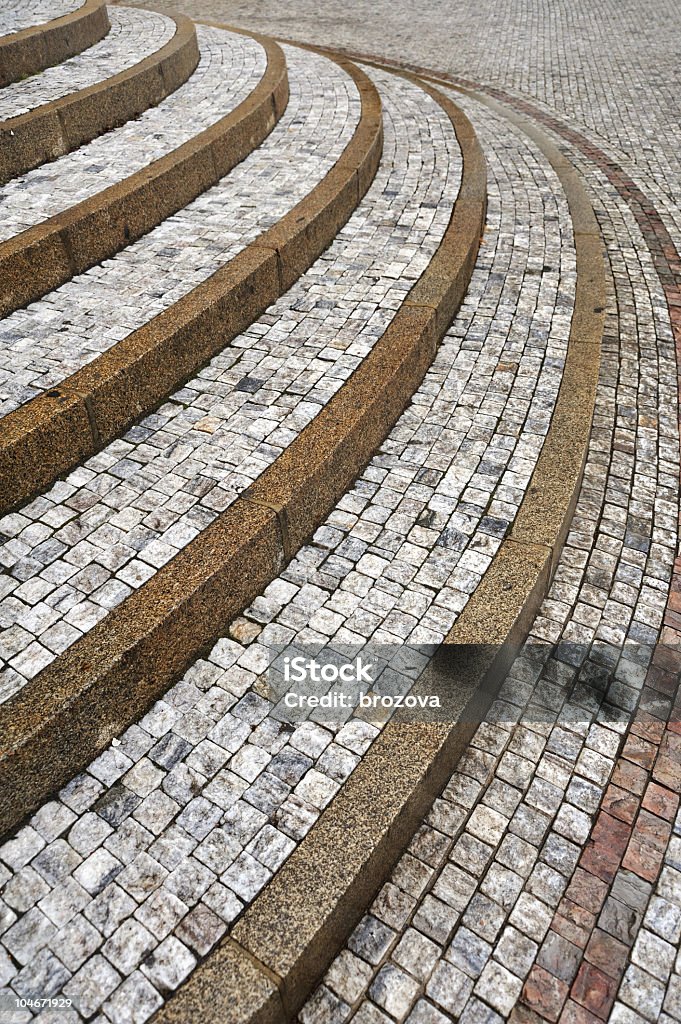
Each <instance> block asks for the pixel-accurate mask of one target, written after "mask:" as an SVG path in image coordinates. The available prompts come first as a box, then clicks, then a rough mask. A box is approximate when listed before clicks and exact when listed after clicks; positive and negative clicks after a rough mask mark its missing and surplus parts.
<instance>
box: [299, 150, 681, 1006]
mask: <svg viewBox="0 0 681 1024" xmlns="http://www.w3.org/2000/svg"><path fill="white" fill-rule="evenodd" d="M573 156H575V155H574V154H573ZM575 161H576V162H579V157H577V156H575ZM581 164H582V166H581V170H582V173H583V174H584V175H585V178H586V179H587V182H589V183H590V184H591V186H592V200H593V201H594V204H595V206H596V209H597V214H598V216H599V221H600V225H601V229H602V231H603V233H604V237H605V240H606V243H607V248H608V255H609V259H610V265H611V269H612V274H613V282H614V289H613V286H612V285H611V289H610V291H611V295H610V301H609V304H608V310H609V312H608V320H607V324H606V335H605V344H604V349H603V360H602V366H601V374H600V382H599V395H598V399H597V405H596V408H597V414H596V417H595V419H594V428H593V431H592V438H591V442H590V448H589V456H588V462H587V468H586V472H585V479H584V484H583V487H582V491H581V494H580V500H579V504H578V507H577V511H576V514H575V517H574V520H573V523H572V529H571V532H570V535H569V537H568V541H567V544H566V546H565V549H564V551H563V554H562V557H561V560H560V564H559V568H558V571H557V574H556V577H555V580H554V583H553V585H552V588H551V591H550V593H549V595H548V597H547V599H546V601H545V602H544V604H543V607H542V611H541V613H540V615H539V617H538V618H537V620H536V621H535V624H534V626H533V628H532V631H531V635H530V637H529V640H528V643H527V645H526V648H525V651H524V654H523V656H521V658H520V659H518V661H517V662H516V664H515V665H514V667H513V669H512V671H511V672H510V673H509V678H508V680H507V681H506V683H505V684H504V686H503V688H502V690H501V692H500V695H499V700H498V702H497V704H496V705H495V706H494V707H493V708H492V712H491V713H490V715H489V716H488V721H487V722H486V723H485V724H483V725H482V726H481V727H480V728H479V730H478V732H477V734H476V737H475V739H474V740H473V742H472V744H471V747H470V749H469V751H468V752H467V754H466V755H464V757H463V758H462V760H461V761H460V762H459V764H458V766H457V771H456V772H455V773H454V775H453V777H452V779H451V781H450V783H449V784H448V786H447V788H446V789H445V791H444V793H443V795H442V798H441V799H440V800H437V801H436V802H435V804H434V806H433V810H432V812H431V814H430V815H429V817H428V818H427V820H426V822H425V823H424V825H423V826H422V828H421V829H420V830H419V832H418V833H417V835H416V836H415V838H414V840H413V842H412V844H411V846H410V848H409V850H408V852H407V853H406V854H405V856H404V857H403V858H402V860H401V861H400V863H399V864H398V866H397V868H396V870H395V872H394V874H393V877H392V879H391V881H390V882H389V883H388V884H387V885H386V887H385V888H384V889H383V891H382V892H381V894H380V895H379V897H378V899H377V901H376V903H375V904H374V906H373V907H372V908H371V910H370V912H369V914H368V915H367V917H365V919H364V920H363V921H362V922H361V923H360V925H359V926H358V928H357V929H356V931H355V933H354V934H353V936H352V937H351V938H350V940H349V942H348V946H347V948H346V949H345V950H344V951H343V952H342V953H341V954H340V956H339V957H338V959H337V960H336V961H335V963H334V965H333V966H332V967H331V969H330V971H329V972H328V974H327V976H326V978H325V981H324V984H323V985H322V986H320V988H319V989H318V990H317V992H316V993H315V994H314V996H313V997H312V998H311V1000H310V1001H309V1003H308V1005H307V1007H306V1008H305V1009H304V1010H303V1012H302V1013H301V1014H300V1021H301V1022H302V1024H313V1022H315V1024H316V1022H321V1021H330V1020H333V1021H338V1022H344V1021H346V1020H353V1021H361V1022H362V1024H368V1022H371V1024H385V1022H387V1021H394V1020H398V1021H403V1020H407V1021H409V1022H412V1024H417V1022H429V1024H430V1022H432V1024H439V1022H442V1024H444V1022H445V1021H447V1020H449V1019H451V1018H452V1017H455V1018H456V1019H460V1020H461V1021H462V1022H465V1024H471V1022H473V1021H476V1022H477V1021H485V1022H490V1024H492V1022H495V1021H500V1020H503V1019H508V1018H512V1019H517V1020H518V1021H522V1020H525V1019H526V1020H529V1021H533V1020H538V1019H546V1020H551V1021H556V1020H558V1019H559V1018H560V1020H561V1022H564V1024H567V1022H569V1021H572V1022H578V1021H585V1022H592V1021H595V1020H598V1019H606V1018H607V1017H608V1014H609V1011H610V1008H611V1007H612V1004H613V1000H614V994H615V992H616V990H617V984H618V981H619V978H620V977H621V976H622V974H623V972H624V969H625V966H626V962H627V952H628V949H627V942H628V946H629V947H631V945H632V944H633V942H634V939H635V933H636V930H637V928H638V922H639V921H640V918H641V917H642V916H643V912H645V906H646V903H647V901H648V897H649V892H650V884H649V881H647V880H646V879H649V878H650V875H651V872H652V876H653V879H654V878H655V877H656V876H657V871H658V870H659V861H660V860H661V853H660V846H661V847H662V851H664V845H665V844H664V838H663V837H664V835H665V833H666V836H667V839H669V834H670V831H671V826H670V825H669V824H668V822H669V820H670V819H673V817H674V814H675V810H676V806H677V804H678V798H677V797H676V795H675V792H674V791H676V793H678V792H679V789H680V788H681V773H679V771H678V764H677V765H676V771H674V770H673V768H672V770H670V771H668V772H667V775H666V776H665V777H664V781H665V787H667V788H664V787H661V786H660V785H659V784H658V783H652V781H651V785H650V786H649V787H648V788H647V789H646V772H645V770H644V767H643V766H646V767H648V768H652V765H653V761H652V760H650V758H651V753H650V751H651V747H652V744H651V743H650V742H649V741H650V739H651V737H652V735H653V734H654V733H655V731H656V728H657V727H658V726H659V723H655V722H653V724H652V725H651V724H650V719H649V716H645V715H644V718H643V724H642V725H639V726H635V727H633V729H632V732H631V733H630V734H627V726H628V723H629V721H630V718H631V716H632V715H633V712H634V710H635V708H636V705H637V702H638V699H639V695H640V692H641V690H642V688H643V686H644V681H645V680H646V678H647V671H648V670H649V668H650V666H651V662H652V660H653V657H654V654H655V651H656V644H657V640H658V636H659V632H660V628H661V625H662V618H663V614H664V608H665V604H666V598H667V592H668V588H669V581H670V577H671V572H672V567H673V565H674V558H675V553H676V547H677V543H678V523H677V517H678V470H679V455H678V423H677V419H676V415H675V407H676V379H675V352H674V342H673V336H672V332H671V329H670V325H669V322H668V320H667V322H666V324H665V322H664V314H663V313H662V310H663V309H664V304H663V293H662V291H661V287H660V282H659V280H658V279H657V278H656V275H655V273H654V269H653V266H652V260H651V258H650V254H649V253H648V252H647V250H646V247H645V243H644V241H643V239H642V238H641V236H640V234H639V232H638V228H637V226H636V223H635V221H634V219H633V217H632V216H631V214H630V212H629V210H628V209H627V207H626V205H625V204H624V203H623V202H622V200H621V198H620V197H619V195H618V194H617V192H616V191H615V190H614V189H613V188H612V186H609V185H608V184H607V182H606V179H605V178H604V176H603V175H602V174H600V173H599V172H598V171H596V170H595V169H594V168H593V167H589V166H588V164H587V163H586V161H581ZM641 279H643V280H645V282H646V290H642V289H641V288H640V286H638V287H637V285H638V282H639V281H640V280H641ZM615 300H616V301H615ZM617 305H619V308H620V309H621V310H622V313H621V316H620V317H618V316H617V314H616V312H615V310H616V309H617ZM620 339H621V341H620ZM516 723H517V724H516ZM670 786H671V789H670V788H668V787H670ZM644 791H645V797H643V793H644ZM635 793H638V794H640V797H639V799H641V798H643V800H644V802H643V807H644V808H646V807H648V808H649V810H644V811H643V812H642V814H643V818H644V823H643V825H642V826H641V831H639V834H638V836H636V835H635V839H634V841H632V842H631V843H630V844H629V846H627V843H628V842H629V838H630V836H629V834H627V833H626V826H625V825H624V824H623V822H624V821H625V820H626V821H628V822H629V823H631V822H632V821H633V820H634V817H635V816H636V798H635V796H634V794H635ZM632 800H633V802H634V806H633V808H632ZM603 809H605V810H606V813H605V814H603V813H601V812H602V811H603ZM646 815H649V819H650V820H646ZM637 827H638V826H637ZM646 830H647V836H648V837H650V835H652V836H654V837H655V841H654V842H652V843H651V842H650V841H648V843H647V844H646V842H645V839H646ZM642 842H643V847H644V848H643V850H642V851H641V844H642ZM592 844H593V846H592ZM674 848H675V847H674V844H673V842H672V844H671V846H670V849H672V850H673V849H674ZM625 851H627V852H626V855H625ZM653 854H654V855H653ZM620 861H621V862H622V867H621V869H619V870H618V867H619V864H620ZM667 882H668V883H669V884H667V886H666V888H665V889H664V892H665V895H666V897H667V902H666V903H665V904H663V905H660V904H656V905H653V904H651V905H650V907H649V910H648V914H649V918H648V919H649V920H651V921H652V920H654V921H656V922H657V923H656V924H655V925H651V930H652V931H653V932H655V933H656V936H657V939H660V938H661V936H660V929H664V928H665V927H667V926H666V925H665V924H664V923H660V921H661V918H662V917H664V916H665V915H666V917H665V920H667V919H668V918H669V917H670V916H671V919H672V922H673V921H675V920H676V917H678V913H679V911H678V892H679V890H678V886H677V887H676V890H674V884H675V878H671V879H670V878H669V876H667ZM609 883H612V891H611V895H610V896H608V885H609ZM663 887H664V885H663ZM670 891H672V892H674V898H673V899H671V901H670V899H669V897H670ZM642 904H643V907H642V906H641V905H642ZM599 911H600V913H599ZM669 927H671V931H672V932H673V929H674V925H673V924H672V925H671V926H669ZM669 927H668V928H667V934H670V932H669ZM630 930H633V933H632V934H630ZM657 939H652V940H651V939H643V940H642V941H641V942H640V943H637V945H636V946H634V953H633V954H632V957H633V965H632V966H630V967H629V968H628V969H627V972H626V974H625V975H624V980H623V981H622V986H621V989H620V994H621V996H622V998H623V1002H622V1009H621V1010H618V1009H616V1010H613V1012H612V1016H611V1017H610V1019H611V1020H622V1021H625V1020H626V1021H629V1022H630V1024H633V1021H634V1020H642V1019H647V1020H651V1021H653V1020H656V1019H657V1011H658V1010H659V1007H660V1006H661V1005H662V998H664V986H661V985H660V982H659V981H655V980H654V979H655V978H656V977H657V978H658V979H659V977H660V972H661V971H663V970H665V968H664V967H662V966H661V965H660V964H658V965H657V966H656V967H655V969H654V970H653V971H651V973H650V974H649V975H648V977H646V976H645V974H641V967H640V965H641V964H642V963H643V962H645V965H646V967H647V968H648V970H649V971H650V970H651V963H652V962H653V960H654V958H655V954H652V953H651V952H650V950H651V944H652V945H654V946H655V948H656V951H657V953H659V952H660V950H661V951H662V952H663V953H665V952H666V961H665V960H664V958H663V961H662V963H667V964H669V950H668V949H665V947H664V946H663V945H661V944H660V943H659V942H658V941H657ZM646 942H647V945H646ZM646 954H647V955H646ZM643 958H645V961H644V959H643ZM669 973H670V971H667V972H666V976H665V980H666V978H667V977H669ZM669 989H670V993H671V995H670V996H669V997H668V998H669V1001H670V1004H671V1003H672V1001H673V998H674V992H675V991H676V989H673V983H671V982H670V985H669ZM672 989H673V991H672ZM625 1004H626V1005H625ZM523 1007H524V1009H523ZM632 1008H635V1010H637V1011H638V1012H639V1013H642V1015H643V1016H642V1017H639V1018H637V1017H636V1015H635V1014H634V1016H633V1017H631V1016H630V1014H631V1012H632ZM656 1008H657V1009H656ZM523 1013H524V1014H525V1017H523ZM528 1014H529V1016H528ZM533 1015H534V1016H533Z"/></svg>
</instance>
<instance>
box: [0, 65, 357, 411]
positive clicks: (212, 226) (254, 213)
mask: <svg viewBox="0 0 681 1024" xmlns="http://www.w3.org/2000/svg"><path fill="white" fill-rule="evenodd" d="M287 59H288V64H289V68H288V71H289V76H290V99H289V104H288V107H287V110H286V111H285V113H284V115H283V117H282V119H281V121H280V123H279V124H278V125H277V126H276V127H275V129H274V130H273V132H272V133H271V134H270V135H269V136H268V138H267V139H265V141H264V142H263V143H262V145H261V146H259V147H257V148H256V149H255V151H254V152H253V153H251V154H250V155H249V156H248V157H247V158H246V159H245V160H244V161H242V163H241V164H239V165H238V166H237V167H236V168H235V169H234V170H233V171H232V172H231V174H228V175H227V176H225V177H224V178H223V179H222V180H221V181H220V182H219V183H218V184H217V185H216V186H214V187H213V188H211V189H209V190H208V191H207V192H205V193H203V194H202V195H200V196H199V197H198V198H197V199H195V200H194V201H193V202H191V203H189V204H188V205H187V206H186V207H184V208H183V209H182V210H180V211H179V212H178V213H176V214H175V215H174V216H172V217H169V218H167V219H166V220H165V221H163V222H162V223H161V224H160V225H158V227H156V228H155V229H154V230H152V231H150V232H149V233H148V234H146V235H144V236H143V237H142V238H140V239H139V240H138V241H137V242H135V243H134V244H133V245H130V246H128V247H127V248H125V249H124V250H123V251H122V252H120V253H118V254H117V255H116V256H114V257H113V258H112V259H110V260H107V261H106V262H105V263H104V264H103V265H101V266H98V267H94V268H92V269H91V270H89V271H88V272H87V273H85V274H82V275H79V276H78V277H76V278H74V279H73V280H71V281H68V282H67V283H66V284H65V285H63V286H62V287H61V288H59V289H57V291H55V292H52V293H50V294H49V295H47V296H45V298H44V299H41V300H40V301H38V302H35V303H33V304H32V305H30V306H29V307H28V308H27V309H24V310H18V311H17V312H16V313H14V314H12V315H11V316H9V317H7V318H5V319H4V320H3V321H2V322H0V412H1V413H3V414H6V413H7V412H9V411H11V410H12V409H14V408H16V406H17V405H19V404H21V403H23V402H25V401H28V400H30V399H31V398H33V397H34V396H35V395H36V394H37V393H38V392H39V391H41V390H45V389H49V388H50V387H53V386H54V385H56V384H58V383H60V382H61V381H62V380H63V379H64V378H65V377H67V376H68V375H69V374H71V373H73V372H74V371H76V370H77V369H79V368H80V367H82V366H83V365H84V364H86V363H87V362H89V361H90V360H92V359H95V358H96V357H97V355H99V354H100V353H101V352H103V351H106V349H108V348H110V347H111V346H112V345H115V344H116V342H117V341H120V340H121V339H122V338H125V337H126V336H127V335H128V334H130V333H131V332H132V331H133V330H135V329H136V328H138V327H141V326H142V325H143V324H145V323H147V322H148V321H149V320H151V319H153V317H155V316H156V315H158V314H159V313H161V312H162V311H163V310H166V309H168V308H169V307H170V306H172V305H173V303H174V302H177V300H178V299H180V298H182V296H184V295H186V294H187V293H188V292H190V291H191V290H192V288H195V287H196V286H197V285H199V284H200V283H201V282H202V281H205V280H206V279H207V278H208V277H210V276H211V274H213V273H215V271H216V270H218V269H219V268H220V267H221V266H222V265H224V264H225V263H227V262H229V260H231V259H233V257H234V256H236V255H237V253H238V252H240V251H241V250H242V249H243V248H244V247H245V246H246V245H247V244H248V243H249V242H251V241H253V240H254V239H255V238H256V237H257V236H258V235H259V234H260V232H262V231H264V230H266V229H267V228H268V227H270V226H271V225H272V224H274V223H276V221H277V220H278V219H279V218H280V217H283V216H284V215H285V214H286V213H288V211H289V210H291V209H292V208H293V207H294V206H295V205H296V203H298V202H299V201H300V200H301V199H303V198H304V196H305V195H306V194H307V193H308V192H309V191H310V190H311V189H312V188H313V187H314V186H315V185H316V184H317V183H318V182H319V181H320V180H321V179H322V178H323V176H324V174H325V173H326V172H327V171H328V170H329V168H330V167H331V166H332V164H333V163H334V161H335V160H336V159H337V158H338V157H339V156H340V154H341V152H342V151H343V148H344V147H345V145H346V144H347V143H348V142H349V140H350V138H351V137H352V133H353V131H354V130H355V127H356V125H357V122H358V120H359V115H360V99H359V94H358V92H357V89H356V87H355V86H354V84H353V82H352V79H351V78H350V77H349V76H348V75H346V74H345V72H343V71H341V70H340V68H339V67H338V66H337V65H336V64H334V63H332V62H331V61H328V60H326V59H325V58H323V57H319V56H316V55H314V54H308V53H306V52H305V51H302V50H297V49H292V48H289V49H288V51H287ZM261 72H262V68H259V69H258V73H261ZM247 87H248V86H247V83H246V82H242V85H241V88H242V90H243V89H245V88H247ZM239 98H242V94H241V93H239V95H238V96H237V97H235V100H238V99H239ZM322 124H323V125H324V130H323V131H322V130H321V128H320V126H321V125H322Z"/></svg>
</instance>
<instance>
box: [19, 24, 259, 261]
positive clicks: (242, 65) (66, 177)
mask: <svg viewBox="0 0 681 1024" xmlns="http://www.w3.org/2000/svg"><path fill="white" fill-rule="evenodd" d="M196 32H197V38H198V41H199V47H200V50H201V59H200V61H199V64H198V67H197V68H196V70H195V71H194V73H193V74H192V75H191V77H190V78H189V80H188V81H187V82H185V84H184V85H182V86H180V88H179V89H176V90H175V92H173V93H172V94H171V95H170V96H168V97H166V99H164V100H163V101H162V102H161V103H159V104H158V106H156V107H151V108H150V109H149V110H146V111H145V112H144V113H143V114H142V115H141V116H140V117H138V118H135V120H133V121H128V122H127V123H126V124H124V125H122V126H121V127H120V128H115V129H113V130H112V131H110V132H106V134H104V135H101V136H100V137H99V138H97V139H94V140H93V141H92V142H89V143H88V144H87V145H85V146H81V147H80V149H77V150H75V151H74V152H73V153H67V154H66V155H65V156H62V157H59V159H58V160H53V161H52V162H51V163H49V164H45V165H44V166H42V167H37V168H36V169H35V170H33V171H29V172H28V173H27V174H25V175H23V176H21V177H19V178H14V179H13V180H12V181H9V182H8V183H7V184H6V185H3V187H2V188H1V189H0V241H3V240H5V239H8V238H11V237H12V236H13V235H16V234H19V232H21V231H24V230H26V229H27V228H29V227H32V226H33V225H34V224H38V223H40V221H42V220H46V219H47V218H48V217H53V216H55V215H56V214H58V213H61V212H62V211H63V210H65V209H67V208H68V207H70V206H73V205H74V204H75V203H79V202H82V201H83V200H84V199H87V198H88V197H89V196H92V195H95V194H96V193H97V192H101V191H102V190H103V189H105V188H108V187H109V186H110V185H114V184H115V183H116V182H119V181H122V180H123V178H127V177H129V176H130V175H131V174H133V173H134V172H135V171H138V170H140V169H141V168H142V167H146V166H147V165H148V164H150V163H152V162H153V161H154V160H158V159H159V158H160V157H162V156H165V155H166V154H167V153H170V152H171V151H172V150H174V149H177V147H178V146H181V145H182V144H183V143H184V142H187V140H188V139H191V138H193V137H194V136H195V135H198V134H199V133H200V132H201V131H203V130H204V129H205V128H208V127H210V125H212V124H214V123H215V122H216V121H219V120H220V118H221V117H224V115H225V114H227V113H229V111H230V110H232V109H233V107H234V106H235V105H237V104H238V103H239V102H241V100H242V99H244V98H245V96H247V95H248V93H249V92H251V91H252V89H253V88H255V86H256V85H257V83H258V82H259V80H260V79H261V77H262V75H263V73H264V70H265V62H266V57H265V52H264V50H263V48H262V47H261V46H260V44H259V43H256V42H255V40H251V39H249V38H248V37H246V36H239V35H236V34H234V33H230V32H225V31H221V30H219V29H211V28H204V27H201V26H197V30H196Z"/></svg>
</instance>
